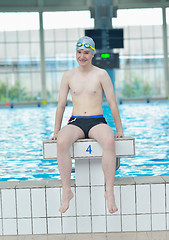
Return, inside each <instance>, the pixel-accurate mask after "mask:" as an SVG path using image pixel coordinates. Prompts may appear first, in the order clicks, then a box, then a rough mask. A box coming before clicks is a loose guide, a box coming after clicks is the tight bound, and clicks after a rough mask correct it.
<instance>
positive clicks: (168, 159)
mask: <svg viewBox="0 0 169 240" xmlns="http://www.w3.org/2000/svg"><path fill="white" fill-rule="evenodd" d="M103 110H104V116H105V118H106V120H107V122H108V124H109V125H110V126H111V127H112V128H113V129H114V131H115V125H114V122H113V120H112V116H111V111H110V109H109V107H108V106H107V105H104V107H103ZM71 111H72V106H67V107H66V110H65V114H64V120H63V125H65V124H66V123H67V121H68V119H69V118H70V115H71ZM119 111H120V115H121V119H122V124H123V128H124V134H125V136H132V137H135V139H136V156H135V157H125V158H121V166H120V168H119V169H118V171H116V177H128V176H144V175H148V176H155V175H169V102H168V101H162V102H150V103H131V102H129V103H125V104H122V105H119ZM55 112H56V105H46V106H42V107H36V106H34V107H32V106H30V107H15V108H13V109H10V108H1V109H0V123H1V124H0V180H1V181H9V180H28V179H29V180H36V179H38V180H40V179H59V178H60V176H59V171H58V165H57V160H43V155H42V141H43V140H46V139H50V138H51V136H52V133H53V128H54V121H55ZM73 167H74V161H73ZM72 178H74V173H72Z"/></svg>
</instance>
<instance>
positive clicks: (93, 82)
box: [70, 78, 102, 96]
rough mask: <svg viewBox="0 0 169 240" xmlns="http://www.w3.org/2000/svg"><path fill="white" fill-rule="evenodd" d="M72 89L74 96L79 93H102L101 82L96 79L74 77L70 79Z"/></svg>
mask: <svg viewBox="0 0 169 240" xmlns="http://www.w3.org/2000/svg"><path fill="white" fill-rule="evenodd" d="M70 91H71V94H72V96H78V95H81V96H83V95H98V94H101V93H102V87H101V84H100V82H99V81H98V80H97V79H95V78H93V79H92V78H91V79H72V80H71V81H70Z"/></svg>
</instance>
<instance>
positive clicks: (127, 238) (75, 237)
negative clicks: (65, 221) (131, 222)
mask: <svg viewBox="0 0 169 240" xmlns="http://www.w3.org/2000/svg"><path fill="white" fill-rule="evenodd" d="M56 239H57V240H79V239H80V240H168V239H169V231H162V232H160V231H159V232H137V233H133V232H132V233H99V234H96V233H95V234H63V235H36V236H35V235H34V236H30V235H29V236H6V237H0V240H56Z"/></svg>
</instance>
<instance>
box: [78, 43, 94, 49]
mask: <svg viewBox="0 0 169 240" xmlns="http://www.w3.org/2000/svg"><path fill="white" fill-rule="evenodd" d="M75 46H76V47H78V48H79V47H81V46H84V47H85V48H91V49H92V50H93V51H95V48H94V47H92V46H91V45H90V44H89V43H81V42H78V43H77V44H76V45H75Z"/></svg>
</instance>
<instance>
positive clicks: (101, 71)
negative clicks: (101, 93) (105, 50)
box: [94, 66, 107, 77]
mask: <svg viewBox="0 0 169 240" xmlns="http://www.w3.org/2000/svg"><path fill="white" fill-rule="evenodd" d="M94 69H95V71H96V73H97V74H98V75H99V76H101V77H104V76H107V71H106V70H105V69H103V68H100V67H96V66H94Z"/></svg>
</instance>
